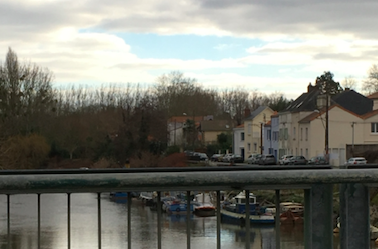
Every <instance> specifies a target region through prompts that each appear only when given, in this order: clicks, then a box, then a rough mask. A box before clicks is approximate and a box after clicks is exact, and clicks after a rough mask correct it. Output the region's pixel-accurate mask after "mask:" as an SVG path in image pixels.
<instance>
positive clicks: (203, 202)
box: [193, 193, 216, 217]
mask: <svg viewBox="0 0 378 249" xmlns="http://www.w3.org/2000/svg"><path fill="white" fill-rule="evenodd" d="M193 204H194V211H193V214H195V215H196V216H199V217H210V216H215V211H216V208H215V206H214V205H213V203H212V201H211V196H210V194H209V193H200V194H197V195H196V196H195V197H194V203H193Z"/></svg>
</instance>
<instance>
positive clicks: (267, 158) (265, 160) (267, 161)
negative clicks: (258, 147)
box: [259, 154, 276, 165]
mask: <svg viewBox="0 0 378 249" xmlns="http://www.w3.org/2000/svg"><path fill="white" fill-rule="evenodd" d="M259 164H260V165H273V164H276V158H275V157H274V155H272V154H267V155H261V157H260V160H259Z"/></svg>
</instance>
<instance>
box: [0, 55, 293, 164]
mask: <svg viewBox="0 0 378 249" xmlns="http://www.w3.org/2000/svg"><path fill="white" fill-rule="evenodd" d="M53 79H54V76H53V73H52V72H51V71H49V70H48V69H46V68H41V67H40V66H38V65H36V64H33V63H26V64H25V63H20V62H19V60H18V57H17V54H16V53H15V52H14V51H13V50H12V49H11V48H9V49H8V52H7V55H6V58H5V61H4V63H3V64H0V131H1V132H0V167H1V168H3V169H30V168H43V167H46V166H47V165H46V162H47V160H48V159H51V158H68V159H75V158H86V159H90V160H92V161H98V160H100V159H102V158H105V159H108V160H112V161H114V162H118V163H119V164H120V165H123V164H124V163H125V162H127V161H128V160H129V159H130V158H139V159H142V158H146V157H152V156H155V157H156V156H157V157H161V156H163V155H166V154H167V152H169V151H170V150H169V149H170V148H168V147H167V144H168V141H167V140H168V131H167V120H168V119H169V118H170V117H172V116H182V115H183V113H186V114H187V115H188V116H192V115H193V116H206V115H213V116H214V119H233V120H234V121H235V124H236V125H238V124H241V123H242V119H243V117H244V110H245V108H249V109H250V110H254V109H256V108H257V107H259V106H261V105H266V106H270V107H271V108H272V109H273V110H276V111H281V110H283V109H285V108H286V107H287V106H288V105H289V104H290V102H291V101H292V100H289V99H287V98H286V97H285V96H284V95H283V94H282V93H278V92H277V93H274V94H270V95H266V94H263V93H261V92H259V91H257V90H253V91H248V90H246V89H244V88H242V87H237V88H228V89H225V90H217V89H209V88H205V87H203V86H202V85H201V84H200V83H199V82H198V81H197V79H194V78H190V77H186V76H185V75H184V73H182V72H179V71H173V72H170V73H168V74H163V75H161V76H160V77H158V78H157V80H156V82H155V84H153V85H152V86H150V87H147V88H146V87H141V86H140V85H138V84H130V83H129V84H126V85H123V86H121V85H114V84H107V85H105V84H104V85H103V86H101V87H99V88H97V89H92V88H88V87H83V86H70V87H61V88H56V87H53ZM223 140H224V138H223ZM154 161H156V160H151V162H150V164H151V165H146V166H156V165H153V164H154Z"/></svg>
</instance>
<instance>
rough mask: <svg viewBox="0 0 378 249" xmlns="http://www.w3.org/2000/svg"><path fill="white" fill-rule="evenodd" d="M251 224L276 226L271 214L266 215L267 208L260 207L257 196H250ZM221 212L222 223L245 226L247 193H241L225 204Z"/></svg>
mask: <svg viewBox="0 0 378 249" xmlns="http://www.w3.org/2000/svg"><path fill="white" fill-rule="evenodd" d="M248 199H249V206H250V208H249V222H250V224H274V223H275V219H274V216H273V215H272V214H271V213H266V212H265V208H263V207H260V206H259V204H258V203H257V202H256V196H255V195H253V194H252V193H250V195H249V198H248ZM220 212H221V222H224V223H230V224H236V225H240V226H244V225H245V224H246V222H248V221H246V212H247V211H246V196H245V192H244V191H243V192H240V193H239V194H238V195H236V196H235V197H233V198H232V199H231V200H230V201H225V202H224V203H223V206H222V209H221V210H220Z"/></svg>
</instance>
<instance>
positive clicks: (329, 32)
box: [0, 0, 378, 92]
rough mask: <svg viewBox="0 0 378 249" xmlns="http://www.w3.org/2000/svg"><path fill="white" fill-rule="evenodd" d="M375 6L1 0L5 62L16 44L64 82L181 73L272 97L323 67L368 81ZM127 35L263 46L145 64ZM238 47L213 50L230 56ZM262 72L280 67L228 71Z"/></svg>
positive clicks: (368, 0)
mask: <svg viewBox="0 0 378 249" xmlns="http://www.w3.org/2000/svg"><path fill="white" fill-rule="evenodd" d="M377 7H378V2H376V1H373V0H362V1H359V2H356V1H352V0H345V1H341V0H335V1H325V0H318V1H315V0H302V1H299V0H297V1H294V0H289V1H273V0H265V1H250V0H234V1H229V0H203V1H194V0H167V1H148V2H146V1H137V0H129V1H123V0H114V1H111V2H106V1H100V0H83V1H73V0H48V1H45V0H29V1H21V0H3V1H0V33H1V34H2V35H1V36H2V39H0V46H1V47H2V48H3V49H2V50H1V51H0V60H3V58H5V53H6V52H7V49H6V48H7V47H12V48H13V49H14V50H15V51H16V52H17V53H18V55H19V58H20V59H24V60H31V61H32V62H35V63H37V64H39V65H41V66H43V67H48V68H49V69H51V70H52V71H53V72H54V73H55V76H56V77H55V78H56V81H57V82H72V83H74V82H150V83H152V82H154V80H155V79H156V75H155V74H154V73H153V72H152V71H164V72H169V71H172V70H181V71H183V72H185V73H188V74H190V75H197V76H198V79H199V80H202V81H203V82H206V81H208V82H206V84H208V85H209V86H214V87H216V86H218V87H219V86H222V87H228V86H229V85H230V84H245V85H253V86H256V87H259V89H261V90H264V91H268V92H269V91H272V89H274V90H276V89H278V90H280V91H281V90H282V91H285V92H294V91H298V92H302V89H301V88H302V85H303V84H304V82H305V84H308V82H309V78H308V77H305V76H304V75H305V74H307V75H312V78H310V80H312V79H314V78H315V77H316V76H318V75H319V74H321V73H322V72H323V71H325V70H331V71H332V72H333V73H334V74H335V76H337V77H340V79H339V80H342V79H343V77H345V76H346V75H350V74H353V75H355V77H356V78H357V79H362V78H363V77H364V75H366V71H367V70H368V68H369V67H370V65H371V64H372V63H376V61H378V52H377V51H378V49H377V48H378V41H377V40H378V37H377V36H378V33H377V32H373V31H372V29H371V27H372V25H374V24H375V23H377V21H378V15H376V11H375V10H376V9H377ZM122 33H154V34H160V35H175V34H192V35H200V36H208V35H216V36H220V37H221V36H233V37H246V38H254V39H256V38H257V39H259V40H260V41H262V43H261V45H260V46H256V45H252V43H251V46H250V47H249V48H248V49H247V50H246V53H245V55H239V58H233V59H229V58H223V59H222V58H220V59H211V58H210V59H209V58H208V59H196V60H193V59H189V60H188V59H182V58H178V57H172V58H165V59H158V58H153V57H150V58H146V57H144V58H140V57H138V55H137V53H136V52H135V51H133V48H132V47H131V46H130V45H129V44H127V43H126V42H125V41H124V40H123V39H122V38H121V34H122ZM235 46H238V45H236V44H229V43H219V44H218V45H214V46H212V48H213V49H216V50H227V51H232V49H234V48H235ZM261 65H267V66H275V69H274V71H275V73H274V72H273V70H272V72H271V74H270V75H266V77H262V76H261V75H258V76H253V75H240V74H237V73H235V72H234V73H232V72H230V71H228V70H230V69H249V68H250V69H251V71H252V69H253V68H254V67H255V66H261ZM289 67H290V68H289ZM205 69H214V70H215V69H217V70H219V73H211V74H209V73H204V72H203V71H202V70H205ZM226 70H227V71H226ZM298 86H300V87H298ZM291 89H294V90H291Z"/></svg>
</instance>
